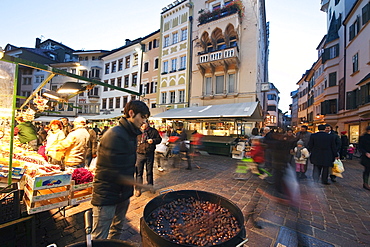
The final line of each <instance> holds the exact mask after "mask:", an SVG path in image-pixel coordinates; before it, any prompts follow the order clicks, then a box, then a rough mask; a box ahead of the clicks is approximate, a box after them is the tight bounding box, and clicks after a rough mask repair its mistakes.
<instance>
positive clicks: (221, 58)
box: [198, 46, 239, 69]
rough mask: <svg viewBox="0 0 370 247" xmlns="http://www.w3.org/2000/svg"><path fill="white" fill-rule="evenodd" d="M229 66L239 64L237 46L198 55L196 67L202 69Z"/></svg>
mask: <svg viewBox="0 0 370 247" xmlns="http://www.w3.org/2000/svg"><path fill="white" fill-rule="evenodd" d="M231 64H235V65H238V64H239V50H238V47H237V46H235V47H230V48H226V49H222V50H218V51H213V52H209V53H205V54H204V53H202V54H199V55H198V67H200V68H203V69H206V68H209V67H216V66H220V65H231Z"/></svg>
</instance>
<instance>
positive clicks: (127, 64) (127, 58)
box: [125, 56, 130, 69]
mask: <svg viewBox="0 0 370 247" xmlns="http://www.w3.org/2000/svg"><path fill="white" fill-rule="evenodd" d="M125 68H126V69H128V68H130V56H127V57H126V58H125Z"/></svg>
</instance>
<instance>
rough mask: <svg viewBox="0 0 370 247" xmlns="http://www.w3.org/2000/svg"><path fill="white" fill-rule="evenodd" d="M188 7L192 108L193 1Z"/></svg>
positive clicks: (189, 76)
mask: <svg viewBox="0 0 370 247" xmlns="http://www.w3.org/2000/svg"><path fill="white" fill-rule="evenodd" d="M186 7H188V8H189V9H190V10H189V22H190V26H189V40H190V42H188V44H190V46H189V62H188V65H189V66H188V72H189V73H188V78H189V81H188V107H190V90H191V84H192V70H193V68H192V64H193V19H194V18H193V8H194V4H193V2H192V1H189V2H188V3H187V4H186Z"/></svg>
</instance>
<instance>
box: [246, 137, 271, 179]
mask: <svg viewBox="0 0 370 247" xmlns="http://www.w3.org/2000/svg"><path fill="white" fill-rule="evenodd" d="M247 155H248V156H250V157H251V158H252V159H253V161H254V163H255V164H256V167H251V172H252V173H255V174H261V173H264V172H262V171H261V170H259V169H258V168H262V167H263V165H264V163H265V147H264V146H263V144H262V143H261V138H259V136H256V137H254V138H253V139H252V146H251V148H250V151H249V152H247ZM266 177H267V174H266V175H265V174H262V175H260V178H261V179H264V178H266Z"/></svg>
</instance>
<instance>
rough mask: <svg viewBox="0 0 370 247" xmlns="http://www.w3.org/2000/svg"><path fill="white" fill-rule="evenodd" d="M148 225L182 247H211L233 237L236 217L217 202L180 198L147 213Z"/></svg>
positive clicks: (235, 233) (236, 226)
mask: <svg viewBox="0 0 370 247" xmlns="http://www.w3.org/2000/svg"><path fill="white" fill-rule="evenodd" d="M146 222H147V223H148V226H149V227H150V228H151V229H152V230H153V231H154V232H156V233H157V234H158V235H159V236H161V237H162V238H165V239H167V240H169V241H171V242H174V243H177V244H180V245H185V246H213V245H217V244H220V243H223V242H226V241H227V240H229V239H231V238H233V237H235V236H236V235H237V234H238V233H239V232H240V230H241V228H240V225H239V223H238V221H237V219H236V218H235V217H234V216H233V215H232V214H231V213H230V211H229V210H228V209H226V208H224V207H222V206H221V205H219V204H216V203H211V202H209V201H203V200H197V199H195V198H194V197H190V198H179V199H176V200H173V201H172V202H170V203H167V204H164V205H162V206H160V207H158V208H157V209H155V210H154V211H153V212H152V213H151V214H149V215H148V217H147V219H146Z"/></svg>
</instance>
